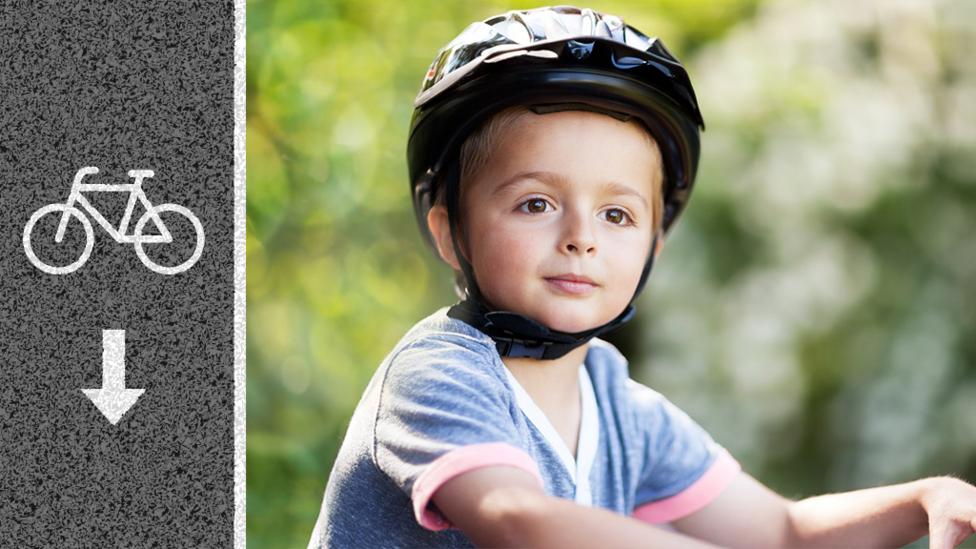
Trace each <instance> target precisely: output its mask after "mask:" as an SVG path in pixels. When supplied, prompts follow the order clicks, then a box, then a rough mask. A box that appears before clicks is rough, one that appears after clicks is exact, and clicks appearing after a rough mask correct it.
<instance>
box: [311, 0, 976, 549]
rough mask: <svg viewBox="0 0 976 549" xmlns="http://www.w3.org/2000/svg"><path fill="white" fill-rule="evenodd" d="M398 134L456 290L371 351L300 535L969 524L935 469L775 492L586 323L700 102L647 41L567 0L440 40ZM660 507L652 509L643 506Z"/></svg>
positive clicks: (647, 227)
mask: <svg viewBox="0 0 976 549" xmlns="http://www.w3.org/2000/svg"><path fill="white" fill-rule="evenodd" d="M416 106H417V110H416V111H415V113H414V120H413V124H412V132H411V136H410V142H409V145H408V156H409V162H410V172H411V190H412V192H413V196H414V205H415V208H416V211H417V214H418V221H420V222H421V227H422V229H423V230H424V232H425V235H426V236H427V237H428V240H429V242H430V243H431V244H432V245H433V246H434V247H435V248H436V250H437V252H438V253H439V254H440V257H441V258H442V259H443V260H444V261H445V262H447V263H448V264H449V265H451V266H452V267H453V268H454V269H455V271H456V272H457V273H458V286H459V290H460V291H461V294H462V299H463V301H462V302H461V303H459V304H458V305H455V306H454V307H452V308H450V309H449V310H442V311H439V312H437V313H435V314H434V315H432V316H430V317H428V318H426V319H424V320H422V321H421V322H420V323H418V324H417V325H416V326H414V327H413V328H412V329H411V330H410V331H409V332H408V333H407V334H406V335H405V336H404V337H403V339H402V340H401V341H400V342H399V343H398V344H397V345H396V347H395V348H394V349H393V351H392V352H391V353H390V354H389V355H388V356H387V358H386V359H385V360H384V362H383V364H382V365H381V366H380V368H379V369H378V370H377V372H376V374H375V376H374V377H373V379H372V381H371V382H370V384H369V386H368V387H367V388H366V392H365V394H364V395H363V398H362V400H361V401H360V403H359V406H358V407H357V409H356V411H355V413H354V415H353V418H352V421H351V424H350V426H349V430H348V432H347V435H346V438H345V440H344V442H343V445H342V448H341V450H340V452H339V455H338V457H337V459H336V462H335V466H334V468H333V470H332V474H331V476H330V479H329V484H328V488H327V490H326V494H325V498H324V502H323V505H322V510H321V513H320V516H319V520H318V523H317V524H316V527H315V531H314V532H313V535H312V540H311V542H310V544H309V546H310V547H320V546H328V547H333V548H341V547H469V546H471V545H482V546H523V547H628V548H629V547H638V546H663V547H708V546H711V545H710V543H714V544H721V545H726V546H735V547H804V546H807V547H838V546H848V547H875V546H895V545H903V544H905V543H908V542H911V541H913V540H915V539H917V538H919V537H921V536H922V535H925V534H926V533H927V532H930V533H931V535H932V546H933V547H940V548H941V547H952V546H954V545H955V544H956V543H958V542H960V541H962V539H963V538H965V537H966V536H967V535H969V534H970V533H972V532H973V528H974V527H976V488H973V487H972V486H970V485H969V484H966V483H965V482H963V481H960V480H957V479H953V478H950V477H938V478H931V479H924V480H919V481H915V482H911V483H907V484H901V485H896V486H889V487H883V488H874V489H869V490H861V491H858V492H852V493H847V494H835V495H828V496H820V497H817V498H810V499H806V500H803V501H799V502H792V501H789V500H787V499H785V498H782V497H780V496H778V495H777V494H775V493H774V492H772V491H770V490H769V489H767V488H766V487H764V486H763V485H762V484H760V483H759V482H757V481H756V480H755V479H753V478H752V477H750V476H749V475H748V474H746V473H744V472H742V470H741V468H740V466H739V464H738V463H737V462H736V461H735V459H733V458H732V457H731V456H730V455H729V454H728V452H727V451H725V450H724V449H723V448H722V447H721V446H719V445H718V444H716V443H715V442H714V440H712V438H711V437H710V436H709V435H708V434H707V433H705V432H704V430H702V428H701V427H700V426H698V425H697V424H696V423H695V422H694V421H693V420H691V419H690V418H689V417H688V416H687V415H686V414H684V413H683V412H682V411H681V410H679V409H678V408H676V407H675V406H674V405H673V404H671V403H670V402H669V401H668V400H667V399H665V398H664V397H663V396H661V395H660V394H658V393H657V392H655V391H653V390H652V389H650V388H648V387H645V386H643V385H640V384H639V383H636V382H634V381H633V380H631V379H629V377H628V374H627V364H626V361H625V359H624V358H623V357H622V356H621V355H620V354H619V353H618V352H617V351H616V350H615V349H614V348H613V347H612V346H611V345H609V344H608V343H606V342H603V341H601V340H599V339H597V336H598V335H600V334H602V333H605V332H606V331H608V330H610V329H613V328H615V327H617V326H619V325H620V324H622V323H623V322H626V321H627V320H628V319H630V317H631V316H632V315H633V302H634V299H635V298H636V297H637V295H638V294H639V293H640V291H641V289H642V287H643V285H644V283H645V281H646V279H647V276H648V274H649V273H650V270H651V265H652V263H653V260H654V258H655V257H656V255H657V254H658V253H659V252H660V250H661V244H662V242H663V240H662V238H663V235H664V234H665V232H666V231H667V230H668V229H669V228H670V227H671V226H672V224H673V223H674V221H675V219H676V218H677V216H678V214H679V213H680V211H681V209H682V208H683V206H684V204H685V203H686V201H687V199H688V195H689V193H690V191H691V186H692V182H693V180H694V174H695V169H696V166H697V161H698V146H699V141H698V132H699V128H701V127H703V122H702V119H701V116H700V114H699V112H698V107H697V103H696V99H695V95H694V91H693V89H692V87H691V83H690V82H689V80H688V78H687V75H686V73H685V71H684V69H683V68H682V67H681V65H680V64H679V63H678V61H677V60H676V59H674V58H673V57H672V56H671V55H670V53H668V51H667V50H666V49H665V48H664V46H663V45H662V44H661V43H660V42H659V41H657V40H654V39H650V38H647V37H646V36H644V35H643V34H641V33H639V32H638V31H636V30H635V29H633V28H632V27H629V26H626V25H624V24H623V23H622V22H621V21H620V19H618V18H616V17H612V16H608V15H603V14H599V13H595V12H592V11H590V10H578V9H576V8H569V7H559V8H542V9H538V10H530V11H523V12H510V13H507V14H504V15H501V16H498V17H494V18H491V19H488V20H486V21H485V22H483V23H476V24H474V25H472V26H471V27H469V28H468V29H467V30H466V31H465V32H464V33H462V34H461V35H460V36H459V37H458V38H456V39H455V40H454V41H452V42H451V43H450V44H449V45H448V46H447V47H446V48H445V49H444V50H442V51H441V52H440V54H439V55H438V56H437V58H436V59H435V60H434V63H433V64H432V65H431V68H430V71H429V72H428V74H427V77H426V78H425V80H424V84H423V86H422V89H421V93H420V95H419V96H418V98H417V102H416ZM653 524H656V525H662V524H670V527H669V528H661V527H655V526H651V525H653Z"/></svg>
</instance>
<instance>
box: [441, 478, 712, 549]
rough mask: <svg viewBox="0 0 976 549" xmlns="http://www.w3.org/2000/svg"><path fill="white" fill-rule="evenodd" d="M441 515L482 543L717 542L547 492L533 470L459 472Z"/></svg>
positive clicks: (692, 545)
mask: <svg viewBox="0 0 976 549" xmlns="http://www.w3.org/2000/svg"><path fill="white" fill-rule="evenodd" d="M433 501H434V503H435V504H436V505H437V507H438V509H439V510H440V512H441V514H443V515H444V516H445V517H447V519H448V520H450V521H451V523H453V524H454V525H455V526H456V527H458V528H460V529H461V530H462V531H463V532H464V533H465V535H467V536H468V537H469V538H470V539H471V541H472V542H474V544H475V545H478V546H480V547H484V546H490V547H540V548H545V547H553V548H560V549H562V548H573V547H579V548H590V547H606V548H615V547H619V548H621V549H631V548H633V547H675V548H688V549H705V548H714V547H715V546H714V545H710V544H708V543H705V542H702V541H699V540H695V539H692V538H689V537H687V536H683V535H681V534H678V533H674V532H669V531H666V530H663V529H660V528H655V527H653V526H650V525H647V524H644V523H642V522H640V521H639V520H636V519H632V518H627V517H625V516H623V515H619V514H616V513H613V512H611V511H608V510H606V509H598V508H593V507H584V506H582V505H577V504H576V503H573V502H572V501H569V500H565V499H562V498H557V497H553V496H549V495H547V494H546V493H545V492H543V491H542V489H541V488H540V487H539V484H538V481H537V480H536V479H535V478H533V477H532V475H530V474H529V473H527V472H525V471H522V470H521V469H516V468H513V467H505V466H490V467H483V468H480V469H476V470H473V471H469V472H467V473H463V474H461V475H458V476H456V477H454V478H452V479H451V480H449V481H447V482H445V483H444V485H443V486H441V487H440V488H439V489H438V490H437V492H435V493H434V496H433Z"/></svg>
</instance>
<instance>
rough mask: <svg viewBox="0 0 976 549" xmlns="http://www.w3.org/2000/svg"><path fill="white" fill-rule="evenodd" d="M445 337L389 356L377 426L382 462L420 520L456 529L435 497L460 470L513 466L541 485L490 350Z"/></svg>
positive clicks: (376, 450)
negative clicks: (521, 439)
mask: <svg viewBox="0 0 976 549" xmlns="http://www.w3.org/2000/svg"><path fill="white" fill-rule="evenodd" d="M443 337H444V339H441V338H440V337H426V338H424V339H423V340H420V341H417V342H414V343H412V344H410V345H409V346H407V347H406V348H404V349H403V350H402V351H400V352H399V353H397V354H396V355H395V356H394V358H393V359H392V360H391V362H390V364H389V366H388V370H387V372H386V376H385V378H384V380H383V385H382V387H381V389H380V391H381V392H380V400H379V404H378V406H377V414H376V421H375V424H374V431H373V455H374V461H375V463H376V466H377V467H378V468H379V469H380V470H381V471H382V472H383V473H384V474H386V476H388V477H389V478H390V480H392V481H393V483H394V484H396V485H397V486H398V487H399V488H400V489H401V490H403V491H404V492H405V493H406V494H407V495H408V496H409V497H410V498H411V499H412V501H413V507H414V513H415V516H416V518H417V522H418V523H419V524H420V525H421V526H423V527H425V528H427V529H430V530H443V529H445V528H449V527H451V524H450V523H449V522H448V521H447V520H446V518H445V517H444V516H443V515H442V514H441V513H440V512H439V511H438V510H437V509H436V506H435V505H433V503H432V502H431V501H430V500H431V498H432V496H433V495H434V493H435V492H436V491H437V489H438V488H439V487H440V486H441V485H443V484H444V483H445V482H447V481H448V480H450V479H451V478H453V477H455V476H457V475H459V474H461V473H464V472H467V471H470V470H473V469H477V468H480V467H485V466H490V465H507V466H513V467H518V468H521V469H523V470H526V471H527V472H529V473H530V474H532V475H533V476H535V477H536V478H537V479H538V480H539V483H540V485H541V484H542V479H541V476H540V474H539V470H538V467H537V466H536V464H535V462H534V461H533V459H532V458H531V457H530V456H529V454H528V453H526V451H525V450H524V449H523V448H522V447H521V445H520V442H519V441H520V436H519V434H518V431H517V430H516V427H515V422H514V420H513V418H512V413H511V396H510V390H509V389H508V386H507V385H506V384H505V381H504V380H503V378H502V377H501V376H502V375H503V374H502V373H500V372H498V371H497V370H498V368H497V366H496V365H494V364H493V363H492V362H490V360H491V358H490V355H489V352H490V349H487V348H483V347H482V346H480V344H479V343H478V342H475V341H467V340H466V339H464V338H463V336H459V335H453V334H445V335H444V336H443ZM454 340H458V341H454Z"/></svg>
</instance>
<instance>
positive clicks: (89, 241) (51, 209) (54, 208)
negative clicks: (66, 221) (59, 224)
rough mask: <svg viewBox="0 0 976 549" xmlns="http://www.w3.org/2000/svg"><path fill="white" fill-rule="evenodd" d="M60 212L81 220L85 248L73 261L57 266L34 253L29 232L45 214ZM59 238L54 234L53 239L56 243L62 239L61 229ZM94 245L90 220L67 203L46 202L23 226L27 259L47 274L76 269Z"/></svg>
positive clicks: (93, 232) (93, 234)
mask: <svg viewBox="0 0 976 549" xmlns="http://www.w3.org/2000/svg"><path fill="white" fill-rule="evenodd" d="M56 212H62V216H63V215H70V216H74V217H75V218H77V219H78V221H81V226H82V227H83V228H84V229H85V250H84V251H83V252H82V254H81V257H79V258H78V259H77V260H76V261H75V262H73V263H70V264H68V265H65V266H63V267H58V266H56V265H49V264H47V263H45V262H43V261H41V260H40V259H39V258H38V257H37V254H35V253H34V248H33V247H32V246H31V233H32V232H33V231H34V226H35V225H36V224H37V222H38V221H39V220H40V219H41V218H42V217H44V216H45V215H47V214H50V213H56ZM58 233H59V234H60V236H61V238H58V235H55V237H54V241H55V242H56V243H59V244H60V243H61V241H62V240H64V234H63V231H61V230H59V231H58ZM94 245H95V231H93V230H92V225H91V221H88V218H87V217H85V214H83V213H81V212H80V211H78V208H75V207H73V206H68V205H67V204H48V205H47V206H44V207H43V208H41V209H39V210H37V211H36V212H34V215H32V216H31V217H30V220H28V221H27V226H26V227H24V251H25V252H27V259H29V260H30V262H31V263H32V264H33V265H34V266H35V267H37V268H38V269H40V270H42V271H44V272H45V273H48V274H68V273H71V272H74V271H76V270H78V268H79V267H81V266H82V265H84V264H85V262H86V261H88V257H89V256H91V252H92V247H93V246H94Z"/></svg>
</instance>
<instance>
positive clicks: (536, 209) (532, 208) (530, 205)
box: [522, 198, 549, 213]
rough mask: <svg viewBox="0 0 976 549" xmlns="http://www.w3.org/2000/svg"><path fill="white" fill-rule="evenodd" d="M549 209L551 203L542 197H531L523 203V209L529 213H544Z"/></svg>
mask: <svg viewBox="0 0 976 549" xmlns="http://www.w3.org/2000/svg"><path fill="white" fill-rule="evenodd" d="M548 209H549V203H548V202H546V201H545V200H543V199H541V198H531V199H529V200H526V201H525V202H523V203H522V210H523V211H525V212H528V213H543V212H545V211H546V210H548Z"/></svg>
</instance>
